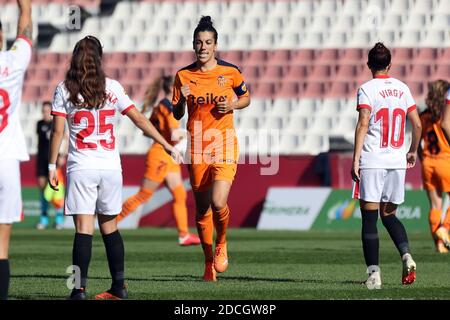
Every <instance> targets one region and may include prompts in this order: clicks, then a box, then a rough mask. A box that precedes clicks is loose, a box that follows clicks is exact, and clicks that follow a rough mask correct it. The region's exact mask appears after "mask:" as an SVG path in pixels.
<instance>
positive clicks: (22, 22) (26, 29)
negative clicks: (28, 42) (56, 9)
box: [17, 0, 33, 39]
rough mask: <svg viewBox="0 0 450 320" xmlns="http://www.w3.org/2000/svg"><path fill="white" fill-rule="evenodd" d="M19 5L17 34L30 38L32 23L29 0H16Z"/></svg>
mask: <svg viewBox="0 0 450 320" xmlns="http://www.w3.org/2000/svg"><path fill="white" fill-rule="evenodd" d="M17 4H18V5H19V10H20V15H19V22H18V24H17V36H21V35H22V36H25V37H27V38H28V39H31V38H32V36H33V23H32V20H31V1H30V0H17Z"/></svg>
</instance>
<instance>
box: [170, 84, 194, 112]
mask: <svg viewBox="0 0 450 320" xmlns="http://www.w3.org/2000/svg"><path fill="white" fill-rule="evenodd" d="M190 94H191V90H190V89H189V85H188V84H185V85H183V86H182V87H181V97H180V101H178V103H177V104H176V105H174V106H173V117H174V118H175V119H177V120H180V119H181V118H183V116H184V113H185V107H186V101H187V98H188V96H189V95H190Z"/></svg>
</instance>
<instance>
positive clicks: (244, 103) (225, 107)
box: [216, 97, 250, 113]
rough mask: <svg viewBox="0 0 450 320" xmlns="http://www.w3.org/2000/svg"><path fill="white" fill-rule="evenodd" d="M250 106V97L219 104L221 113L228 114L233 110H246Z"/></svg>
mask: <svg viewBox="0 0 450 320" xmlns="http://www.w3.org/2000/svg"><path fill="white" fill-rule="evenodd" d="M249 105H250V97H239V98H238V99H237V100H231V101H223V102H218V103H217V105H216V108H217V110H218V111H219V113H228V112H230V111H233V110H238V109H244V108H247V107H248V106H249Z"/></svg>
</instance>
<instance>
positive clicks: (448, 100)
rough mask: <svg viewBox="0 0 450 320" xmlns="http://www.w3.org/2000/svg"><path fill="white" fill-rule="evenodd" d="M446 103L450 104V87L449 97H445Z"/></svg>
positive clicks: (449, 90)
mask: <svg viewBox="0 0 450 320" xmlns="http://www.w3.org/2000/svg"><path fill="white" fill-rule="evenodd" d="M445 103H446V104H450V89H448V91H447V97H446V98H445Z"/></svg>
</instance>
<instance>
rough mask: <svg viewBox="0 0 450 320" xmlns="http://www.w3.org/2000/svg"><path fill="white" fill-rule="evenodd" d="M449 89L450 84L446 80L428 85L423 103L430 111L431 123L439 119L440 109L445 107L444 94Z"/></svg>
mask: <svg viewBox="0 0 450 320" xmlns="http://www.w3.org/2000/svg"><path fill="white" fill-rule="evenodd" d="M449 88H450V83H449V82H448V81H446V80H441V79H439V80H436V81H433V82H431V83H430V84H429V87H428V95H427V98H426V99H425V103H426V105H427V109H428V110H429V111H430V114H431V121H432V122H433V123H434V122H437V121H438V120H440V119H441V112H442V108H444V107H445V94H446V93H447V91H448V89H449Z"/></svg>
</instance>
